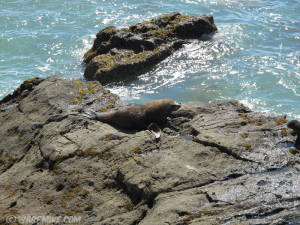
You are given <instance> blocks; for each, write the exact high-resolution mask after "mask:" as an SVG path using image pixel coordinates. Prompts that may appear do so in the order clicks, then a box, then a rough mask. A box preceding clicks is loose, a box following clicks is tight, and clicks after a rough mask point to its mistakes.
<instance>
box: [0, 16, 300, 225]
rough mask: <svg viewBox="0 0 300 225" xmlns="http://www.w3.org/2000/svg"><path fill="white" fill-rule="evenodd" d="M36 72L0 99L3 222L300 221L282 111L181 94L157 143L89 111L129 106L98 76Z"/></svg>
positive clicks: (294, 165) (298, 185)
mask: <svg viewBox="0 0 300 225" xmlns="http://www.w3.org/2000/svg"><path fill="white" fill-rule="evenodd" d="M161 23H162V24H163V23H164V21H161ZM103 38H105V36H104V37H103ZM34 80H36V79H34ZM37 80H38V81H39V82H37V83H30V82H33V80H31V81H26V82H25V83H24V84H23V85H21V86H20V88H19V89H17V91H16V92H15V93H14V94H13V95H11V96H10V97H6V98H5V99H4V100H2V101H1V102H0V123H1V130H0V137H1V141H0V179H1V184H0V199H1V202H0V209H1V210H0V218H1V220H0V222H1V224H2V223H3V224H5V218H6V217H7V216H9V215H16V216H26V215H32V216H40V215H44V216H53V217H55V216H62V217H64V216H77V217H80V218H81V221H80V224H86V225H87V224H162V223H166V224H178V225H179V224H295V223H296V222H299V218H300V213H299V205H300V200H299V199H300V194H299V191H298V190H299V189H300V182H299V179H298V178H299V171H300V165H299V164H300V158H299V157H300V156H299V154H295V155H293V154H291V153H290V151H289V149H288V144H287V143H289V140H291V139H292V138H293V137H292V135H291V133H290V130H289V129H287V128H286V123H287V120H286V119H285V118H284V117H271V116H266V115H264V114H262V113H257V112H253V111H251V110H250V109H248V108H247V107H245V106H243V105H242V104H240V103H239V102H237V101H229V102H222V103H212V104H204V103H200V102H193V103H183V104H182V107H181V108H180V109H179V110H178V111H176V112H174V113H172V115H171V116H170V118H168V122H167V123H166V124H165V125H164V126H163V127H161V128H162V131H163V132H162V134H161V138H160V141H157V140H156V139H155V137H154V136H153V134H151V132H149V131H126V130H118V129H116V128H114V127H111V126H110V125H108V124H105V123H102V122H100V121H95V120H91V119H89V118H86V117H84V116H82V114H81V112H83V111H84V110H89V109H93V110H96V111H106V110H113V109H114V108H118V107H122V106H123V103H122V102H121V101H120V100H119V98H118V96H115V95H113V94H111V93H110V92H109V91H108V90H106V89H105V88H103V87H102V85H101V84H99V83H98V82H94V81H93V82H87V83H84V82H81V81H69V80H62V79H59V78H55V77H50V78H47V79H44V80H39V79H37ZM26 83H27V84H26ZM28 83H30V84H28ZM24 85H25V86H26V85H28V87H29V86H30V88H23V87H24ZM24 93H26V94H24Z"/></svg>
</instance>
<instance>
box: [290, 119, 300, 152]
mask: <svg viewBox="0 0 300 225" xmlns="http://www.w3.org/2000/svg"><path fill="white" fill-rule="evenodd" d="M287 127H288V128H290V129H293V131H294V134H295V135H297V138H296V142H295V147H296V148H298V149H300V122H299V121H297V120H291V121H290V122H288V124H287Z"/></svg>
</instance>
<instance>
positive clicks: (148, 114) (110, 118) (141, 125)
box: [86, 99, 180, 130]
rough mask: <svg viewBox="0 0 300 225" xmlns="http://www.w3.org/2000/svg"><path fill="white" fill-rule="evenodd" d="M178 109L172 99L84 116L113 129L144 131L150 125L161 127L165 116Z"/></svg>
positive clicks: (178, 106) (178, 105)
mask: <svg viewBox="0 0 300 225" xmlns="http://www.w3.org/2000/svg"><path fill="white" fill-rule="evenodd" d="M179 108H180V104H178V103H177V102H175V101H174V100H172V99H161V100H155V101H152V102H149V103H147V104H145V105H137V106H131V107H127V108H124V109H120V110H117V111H114V112H108V113H98V112H94V111H92V112H90V113H86V116H88V117H90V118H92V119H96V120H99V121H101V122H104V123H108V124H110V125H112V126H114V127H118V128H123V129H128V130H145V129H147V128H148V126H149V125H150V124H151V123H156V124H158V125H161V124H163V123H165V122H166V119H167V116H169V115H170V114H171V113H172V112H173V111H176V110H178V109H179Z"/></svg>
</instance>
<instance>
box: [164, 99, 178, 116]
mask: <svg viewBox="0 0 300 225" xmlns="http://www.w3.org/2000/svg"><path fill="white" fill-rule="evenodd" d="M163 105H164V107H165V110H166V111H167V112H168V113H171V112H174V111H176V110H178V109H179V108H180V107H181V105H180V104H179V103H177V102H175V101H174V100H172V99H164V104H163Z"/></svg>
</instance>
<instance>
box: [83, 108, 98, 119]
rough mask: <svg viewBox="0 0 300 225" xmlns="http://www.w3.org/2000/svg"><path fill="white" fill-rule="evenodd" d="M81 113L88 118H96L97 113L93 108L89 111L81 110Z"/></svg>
mask: <svg viewBox="0 0 300 225" xmlns="http://www.w3.org/2000/svg"><path fill="white" fill-rule="evenodd" d="M81 115H83V116H85V117H88V118H90V119H96V118H97V115H98V114H97V112H95V111H94V110H89V111H85V112H83V113H82V114H81Z"/></svg>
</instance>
